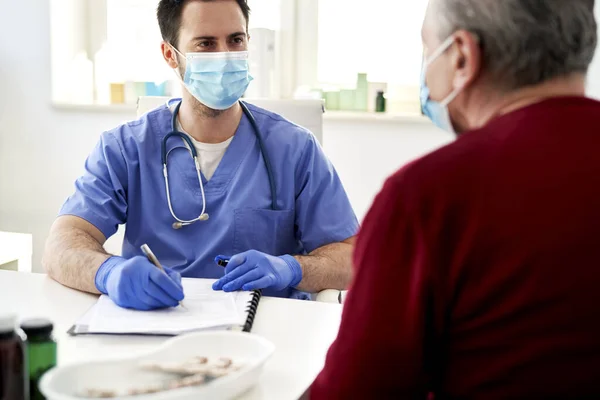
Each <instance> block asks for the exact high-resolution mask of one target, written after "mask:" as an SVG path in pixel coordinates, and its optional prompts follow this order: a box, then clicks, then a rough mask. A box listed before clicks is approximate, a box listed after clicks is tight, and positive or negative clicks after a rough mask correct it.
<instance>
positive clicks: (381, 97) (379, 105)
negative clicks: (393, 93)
mask: <svg viewBox="0 0 600 400" xmlns="http://www.w3.org/2000/svg"><path fill="white" fill-rule="evenodd" d="M385 109H386V101H385V93H384V92H381V91H379V92H377V99H376V100H375V112H378V113H384V112H385Z"/></svg>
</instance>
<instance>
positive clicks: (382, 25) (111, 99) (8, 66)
mask: <svg viewBox="0 0 600 400" xmlns="http://www.w3.org/2000/svg"><path fill="white" fill-rule="evenodd" d="M157 4H158V1H157V0H50V1H48V0H22V1H14V0H13V1H9V0H0V10H1V11H0V231H7V232H20V233H24V234H27V235H31V236H30V237H31V239H32V244H33V245H32V250H29V251H32V260H33V262H32V265H33V270H34V271H38V272H39V271H41V265H40V259H41V254H42V251H43V245H44V242H45V240H46V237H47V233H48V230H49V228H50V225H51V224H52V221H53V220H54V218H55V216H56V214H57V212H58V210H59V208H60V206H61V205H62V203H63V201H64V200H65V198H66V197H67V196H68V195H69V194H70V193H71V192H72V191H73V182H74V180H75V179H76V178H77V177H78V176H79V175H80V174H81V173H82V171H83V163H84V161H85V159H86V157H87V155H88V153H89V152H90V151H91V150H92V148H93V146H94V145H95V143H96V141H97V140H98V137H99V135H100V134H101V133H102V132H103V131H104V130H107V129H111V128H113V127H115V126H117V125H119V124H121V123H123V122H125V121H128V120H133V119H135V118H136V103H137V99H138V97H140V96H178V94H179V90H181V89H180V88H179V85H178V84H177V83H176V81H174V79H173V78H174V74H173V71H172V70H170V69H169V68H168V67H167V66H166V65H165V63H164V61H163V59H162V55H161V52H160V42H161V38H160V33H159V29H158V25H157V23H156V17H155V9H156V5H157ZM249 4H250V6H251V8H252V15H251V18H250V34H251V38H252V39H251V48H250V51H251V57H252V59H251V71H252V74H253V76H254V77H255V81H254V82H253V83H252V84H251V86H250V89H249V91H248V93H247V97H248V98H269V99H323V101H324V103H325V105H326V112H325V114H324V121H323V147H324V149H325V152H326V153H327V155H328V156H329V158H330V159H331V160H332V162H333V163H334V165H335V167H336V168H337V170H338V172H339V174H340V176H341V178H342V181H343V183H344V185H345V187H346V190H347V192H348V194H349V196H350V200H351V202H352V205H353V207H354V209H355V212H356V213H357V215H358V217H359V219H362V218H363V217H364V215H365V213H366V212H367V211H368V208H369V205H370V204H371V202H372V200H373V198H374V196H375V195H376V194H377V192H378V191H379V189H380V188H381V185H382V183H383V182H384V180H385V178H386V177H387V176H388V175H389V174H391V173H392V172H394V171H395V170H396V169H398V168H399V167H401V166H402V165H404V164H405V163H407V162H408V161H410V160H412V159H414V158H416V157H419V156H421V155H423V154H425V153H427V152H429V151H431V150H433V149H435V148H437V147H439V146H442V145H444V144H446V143H448V142H450V141H451V140H453V137H452V136H450V135H448V134H446V133H444V132H441V131H439V130H438V129H437V128H435V127H434V126H433V125H432V124H431V123H430V122H429V121H428V120H426V119H425V118H424V117H422V116H421V115H420V111H419V95H418V93H419V75H420V69H421V54H422V48H421V39H420V29H421V22H422V18H423V15H424V12H425V8H426V6H427V1H426V0H412V1H390V0H370V1H369V2H364V1H361V0H249ZM598 7H599V6H598V5H597V6H596V8H597V10H596V13H597V15H600V13H599V11H600V9H599V8H598ZM588 90H589V94H590V95H591V96H593V97H598V96H600V62H599V61H598V57H597V58H596V60H595V62H594V64H593V66H592V69H591V71H590V76H589V82H588ZM383 99H385V107H383V102H382V100H383ZM157 162H158V160H157ZM0 250H1V249H0ZM1 263H2V260H1V257H0V264H1Z"/></svg>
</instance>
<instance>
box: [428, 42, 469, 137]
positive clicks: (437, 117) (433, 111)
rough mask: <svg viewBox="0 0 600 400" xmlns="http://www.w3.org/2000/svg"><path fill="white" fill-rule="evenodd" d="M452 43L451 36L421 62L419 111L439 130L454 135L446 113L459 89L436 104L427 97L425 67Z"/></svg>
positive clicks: (448, 115) (448, 114)
mask: <svg viewBox="0 0 600 400" xmlns="http://www.w3.org/2000/svg"><path fill="white" fill-rule="evenodd" d="M452 43H454V37H453V36H451V37H449V38H448V39H446V40H445V41H444V43H442V44H441V46H440V47H438V49H437V50H435V51H434V52H433V53H432V54H431V56H430V57H429V58H428V59H427V60H425V61H424V62H423V70H422V72H421V109H422V110H423V114H425V115H426V116H427V117H429V119H430V120H431V121H432V122H433V123H434V124H435V125H436V126H437V127H439V128H441V129H443V130H445V131H447V132H450V133H456V131H455V129H454V126H453V125H452V120H451V118H450V112H449V111H448V105H449V104H450V103H451V102H452V101H453V100H454V99H455V98H456V96H458V95H459V94H460V91H461V89H455V90H454V91H452V93H450V94H449V95H448V96H447V97H446V98H445V99H444V100H442V101H441V102H437V101H434V100H432V99H431V97H429V94H430V93H429V87H428V86H427V79H426V76H427V67H429V65H431V63H432V62H434V61H435V60H437V59H438V58H439V57H440V56H441V55H442V54H444V52H445V51H446V50H448V48H449V47H450V46H451V45H452Z"/></svg>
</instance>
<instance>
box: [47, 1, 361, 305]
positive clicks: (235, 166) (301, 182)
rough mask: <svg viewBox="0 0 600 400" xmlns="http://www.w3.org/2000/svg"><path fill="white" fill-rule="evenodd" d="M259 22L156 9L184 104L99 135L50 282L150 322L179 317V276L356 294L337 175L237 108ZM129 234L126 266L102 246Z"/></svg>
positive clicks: (53, 252) (248, 109)
mask: <svg viewBox="0 0 600 400" xmlns="http://www.w3.org/2000/svg"><path fill="white" fill-rule="evenodd" d="M249 11H250V10H249V7H248V5H247V3H246V1H245V0H161V1H160V4H159V5H158V12H157V15H158V23H159V25H160V29H161V32H162V36H163V39H164V42H163V43H162V53H163V56H164V59H165V60H166V62H167V63H168V65H169V66H170V67H171V68H173V70H174V71H175V73H176V74H177V76H178V77H179V78H180V80H181V81H182V84H183V85H184V87H185V90H184V95H183V99H181V100H180V99H176V100H173V101H171V102H169V104H167V105H164V106H162V107H160V108H158V109H156V110H154V111H151V112H150V113H148V114H146V115H144V116H143V117H141V118H140V119H139V120H137V121H134V122H129V123H127V124H124V125H122V126H119V127H117V128H115V129H113V130H111V131H108V132H105V133H104V134H102V136H101V138H100V141H99V142H98V144H97V146H96V148H95V149H94V150H93V151H92V153H91V154H90V156H89V158H88V159H87V161H86V164H85V173H84V174H83V176H81V177H80V178H79V179H78V180H77V181H76V183H75V193H74V194H73V195H72V196H71V197H69V199H68V200H67V201H66V202H65V204H64V206H63V207H62V209H61V211H60V216H59V217H58V218H57V220H56V221H55V223H54V225H53V226H52V229H51V232H50V236H49V239H48V242H47V245H46V251H45V256H44V267H45V269H46V271H47V272H48V274H49V275H50V276H51V277H53V278H54V279H56V280H57V281H58V282H60V283H62V284H64V285H66V286H69V287H72V288H76V289H79V290H82V291H87V292H92V293H98V292H100V293H105V294H108V295H109V296H110V297H111V298H112V299H113V300H114V301H115V302H116V303H117V304H119V305H120V306H122V307H127V308H134V309H141V310H149V309H155V308H163V307H172V306H175V305H177V304H178V301H180V300H182V298H183V290H182V287H181V276H185V277H197V278H220V279H219V280H218V281H217V283H215V285H214V289H215V290H225V291H235V290H252V289H265V290H264V293H265V294H267V295H273V296H280V297H292V298H301V299H306V298H309V296H308V293H315V292H318V291H321V290H323V289H327V288H335V289H344V288H346V287H347V285H348V283H349V282H350V279H351V271H352V270H351V252H352V243H353V240H354V239H353V238H354V235H355V234H356V231H357V228H358V223H357V220H356V217H355V215H354V213H353V211H352V208H351V206H350V203H349V201H348V198H347V195H346V193H345V191H344V188H343V187H342V184H341V182H340V179H339V178H338V175H337V173H336V172H335V170H334V168H333V166H332V165H331V163H330V162H329V161H328V160H327V158H326V157H325V155H324V154H323V151H322V149H321V148H320V146H319V145H318V143H317V142H316V141H315V138H314V137H313V135H312V134H311V133H310V132H308V131H307V130H305V129H303V128H301V127H299V126H297V125H294V124H292V123H291V122H289V121H287V120H285V119H284V118H282V117H281V116H279V115H276V114H273V113H271V112H268V111H266V110H263V109H260V108H258V107H255V106H252V105H250V104H245V103H243V102H241V101H239V100H240V98H241V96H242V95H243V94H244V92H245V90H246V88H247V86H248V84H249V82H250V81H251V77H250V76H249V73H248V61H247V56H248V54H247V48H248V40H249V37H248V18H249ZM120 224H126V233H125V239H124V243H123V257H116V256H111V255H110V254H107V253H106V252H105V250H104V249H103V247H102V246H103V244H104V242H105V241H106V239H107V238H108V237H110V236H112V235H113V234H114V233H115V232H116V230H117V226H118V225H120ZM144 243H147V244H148V245H149V246H150V247H151V248H152V250H153V251H154V253H155V254H156V256H157V257H158V259H159V260H160V261H161V263H162V264H163V265H164V266H166V267H168V268H166V273H164V272H161V271H159V270H158V269H157V268H156V267H154V266H153V265H152V264H151V263H150V262H149V261H147V259H146V258H144V257H143V256H142V252H141V250H140V246H141V245H142V244H144ZM217 256H221V257H222V258H223V257H224V258H228V259H229V265H228V266H227V267H226V268H225V269H224V268H223V267H220V266H218V265H217V264H216V263H215V257H217Z"/></svg>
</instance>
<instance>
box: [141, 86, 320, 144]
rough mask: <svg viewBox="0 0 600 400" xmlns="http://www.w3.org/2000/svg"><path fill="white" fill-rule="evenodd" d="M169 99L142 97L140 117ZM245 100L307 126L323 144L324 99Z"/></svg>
mask: <svg viewBox="0 0 600 400" xmlns="http://www.w3.org/2000/svg"><path fill="white" fill-rule="evenodd" d="M168 100H169V98H168V97H140V98H139V99H138V107H137V114H138V117H140V116H142V115H144V114H145V113H147V112H148V111H151V110H153V109H155V108H156V107H159V106H161V105H163V104H165V103H166V102H167V101H168ZM244 101H246V102H248V103H250V104H254V105H256V106H258V107H261V108H264V109H265V110H269V111H271V112H274V113H276V114H279V115H281V116H282V117H284V118H286V119H288V120H290V121H292V122H293V123H295V124H298V125H300V126H303V127H305V128H306V129H308V130H309V131H311V132H312V133H313V134H314V135H315V137H316V138H317V140H318V141H319V143H321V145H322V144H323V101H322V100H269V99H244Z"/></svg>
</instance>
